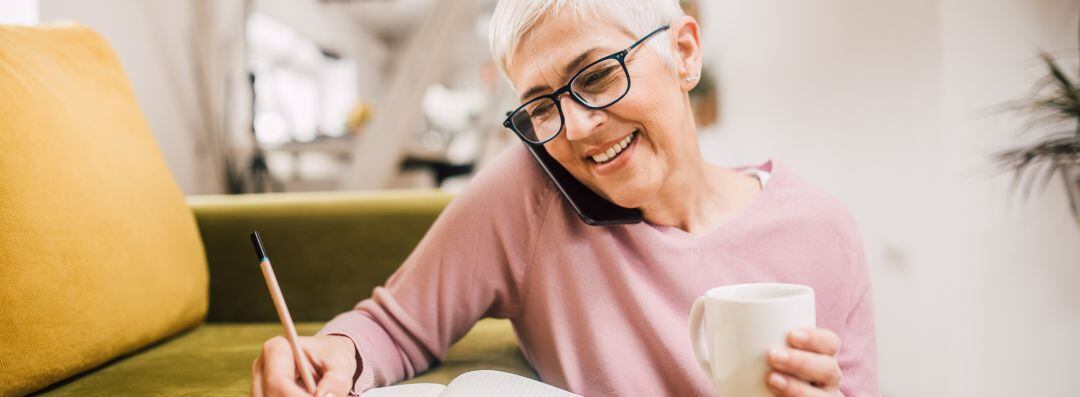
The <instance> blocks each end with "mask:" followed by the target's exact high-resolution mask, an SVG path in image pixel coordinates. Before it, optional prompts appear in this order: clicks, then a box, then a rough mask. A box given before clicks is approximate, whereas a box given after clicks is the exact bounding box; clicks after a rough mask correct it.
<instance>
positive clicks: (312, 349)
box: [251, 335, 357, 397]
mask: <svg viewBox="0 0 1080 397" xmlns="http://www.w3.org/2000/svg"><path fill="white" fill-rule="evenodd" d="M300 346H301V347H302V348H303V350H304V351H305V352H306V353H307V356H308V361H310V362H311V366H312V367H314V369H315V373H314V374H312V376H313V377H314V379H315V382H316V384H317V387H316V389H315V396H317V397H323V396H335V397H345V396H346V395H348V393H349V390H352V387H353V376H354V375H355V374H356V366H357V358H356V347H355V346H354V345H353V342H352V340H351V339H349V338H347V337H344V336H340V335H320V336H302V337H300ZM251 382H252V383H251V395H252V396H257V397H262V396H309V397H310V396H311V394H310V393H308V392H307V390H306V389H304V384H303V382H301V381H300V373H299V372H298V371H297V370H296V359H295V358H293V352H292V347H291V346H289V341H288V340H286V339H285V337H283V336H275V337H273V338H271V339H270V340H268V341H266V343H264V344H263V349H262V354H260V355H259V358H256V359H255V362H254V363H252V365H251Z"/></svg>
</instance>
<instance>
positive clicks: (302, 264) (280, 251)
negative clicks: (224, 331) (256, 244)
mask: <svg viewBox="0 0 1080 397" xmlns="http://www.w3.org/2000/svg"><path fill="white" fill-rule="evenodd" d="M451 197H452V196H451V195H449V194H446V193H440V192H438V191H378V192H333V193H329V192H320V193H275V194H243V195H230V196H190V197H188V204H190V205H191V208H192V210H194V212H195V218H196V220H197V221H198V223H199V233H201V234H202V237H203V242H204V245H205V247H206V257H207V261H208V262H209V268H210V310H209V312H207V315H206V317H207V319H206V321H208V322H268V321H269V322H272V321H277V312H275V311H274V305H273V304H272V302H271V301H270V299H269V297H268V296H267V295H266V281H264V280H263V277H262V273H261V272H259V266H258V263H256V260H255V255H253V254H252V252H251V250H250V249H237V247H248V246H250V245H251V243H250V242H249V241H248V233H250V232H251V231H252V230H258V231H259V234H261V235H262V238H263V241H264V242H265V243H266V249H267V254H269V255H270V258H271V260H273V261H274V273H275V274H277V279H278V281H279V282H280V283H281V289H282V292H283V293H284V294H285V299H287V300H288V302H289V312H290V313H291V314H292V317H293V320H294V321H326V320H327V319H329V318H332V317H334V316H335V315H337V314H338V313H341V312H343V311H346V310H350V309H352V307H353V306H355V305H356V302H357V301H359V300H360V299H363V298H366V297H368V296H371V291H372V290H374V289H375V287H376V286H378V285H382V284H383V283H385V282H386V279H387V278H389V277H390V275H391V274H392V273H393V272H394V270H396V269H397V268H398V266H400V265H401V263H402V262H403V261H404V260H405V258H406V257H407V256H408V255H409V253H410V252H412V250H413V248H414V247H416V244H417V243H418V242H419V241H420V239H421V238H422V237H424V233H426V232H427V230H428V228H429V227H431V224H432V222H434V221H435V218H436V217H438V215H439V212H441V211H442V209H443V208H444V207H446V204H447V203H448V202H450V199H451Z"/></svg>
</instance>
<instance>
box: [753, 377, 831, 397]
mask: <svg viewBox="0 0 1080 397" xmlns="http://www.w3.org/2000/svg"><path fill="white" fill-rule="evenodd" d="M767 383H768V385H769V390H771V391H772V392H773V394H775V395H777V396H779V397H833V396H835V395H836V392H835V390H834V391H827V390H823V389H819V388H817V387H814V386H811V385H810V384H809V383H806V381H804V380H802V379H798V378H793V377H791V376H788V375H784V374H781V373H778V372H771V373H769V377H768V380H767Z"/></svg>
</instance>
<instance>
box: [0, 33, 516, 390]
mask: <svg viewBox="0 0 1080 397" xmlns="http://www.w3.org/2000/svg"><path fill="white" fill-rule="evenodd" d="M449 200H450V197H449V196H447V195H445V194H442V193H438V192H383V193H322V194H277V195H249V196H206V197H190V198H186V197H184V196H183V194H182V193H181V191H180V190H179V188H178V187H177V186H176V184H175V182H174V181H173V179H172V177H171V175H170V174H169V171H168V169H167V168H166V166H165V162H164V160H163V158H162V156H161V153H160V152H159V150H158V148H157V145H156V143H155V142H154V140H153V136H152V135H151V134H150V132H149V130H148V128H147V125H146V123H145V121H144V119H143V118H142V115H141V113H140V112H139V109H138V106H137V104H136V101H135V98H134V95H133V93H132V90H131V87H130V84H129V83H128V81H127V78H126V77H125V76H124V73H123V70H122V68H121V66H120V63H119V62H118V60H117V57H116V54H115V53H114V52H113V51H112V49H111V48H110V47H109V46H108V44H107V43H106V42H105V41H104V40H102V38H101V37H100V36H98V35H97V34H95V33H94V32H92V31H91V30H89V29H87V28H84V27H80V26H57V27H14V26H0V225H2V226H0V227H2V228H0V396H8V395H23V394H29V393H41V394H60V395H64V394H79V395H245V394H248V393H249V391H250V382H251V381H250V364H251V362H252V360H254V358H255V357H256V356H257V355H258V353H259V349H260V347H261V344H262V342H263V341H265V340H266V339H268V338H270V337H272V336H274V335H276V334H278V333H280V325H278V324H277V322H276V315H275V313H274V311H273V306H272V305H271V303H270V301H269V297H268V295H267V292H266V288H265V284H263V281H262V279H261V274H260V273H259V270H258V267H257V264H256V263H255V261H254V259H253V256H252V255H253V254H252V252H251V247H250V245H249V243H248V240H247V235H248V233H249V232H250V231H251V230H253V229H258V230H259V231H260V233H261V234H262V235H263V237H264V240H265V241H266V243H267V246H268V250H269V253H270V255H271V256H272V257H273V258H274V264H275V271H276V272H277V274H278V278H279V281H280V283H281V286H282V289H283V291H284V294H285V297H286V299H287V300H288V303H289V306H290V311H291V312H292V314H293V316H294V319H295V320H296V321H297V322H298V329H299V331H300V332H301V333H302V334H311V333H314V332H315V331H316V330H317V329H318V328H319V326H320V325H321V322H322V321H325V320H327V319H329V318H330V317H332V316H333V315H334V314H336V313H339V312H341V311H344V310H348V309H349V308H351V307H352V305H353V304H354V303H355V302H356V301H357V300H358V299H360V298H363V297H366V296H367V295H368V294H370V292H371V290H372V288H374V286H376V285H378V284H380V283H382V282H383V281H384V280H385V279H386V278H387V277H388V276H389V275H390V273H392V272H393V270H394V269H395V268H396V267H397V266H398V264H400V263H401V261H402V260H403V259H404V258H405V256H406V255H408V253H409V251H410V250H411V249H412V247H413V246H415V244H416V243H417V242H418V241H419V239H420V238H421V237H422V236H423V234H424V232H425V231H426V230H427V228H428V227H429V226H430V225H431V223H432V222H433V221H434V218H435V217H436V216H437V215H438V213H439V212H440V211H441V210H442V208H443V206H445V205H446V203H447V202H448V201H449ZM478 368H491V369H498V370H503V371H508V372H514V373H518V374H522V375H526V376H533V377H535V374H534V372H533V371H532V369H530V368H529V366H528V365H527V364H526V363H525V361H524V359H523V358H522V357H521V354H520V353H519V351H518V349H517V341H516V338H515V337H514V334H513V330H512V328H510V326H509V324H508V323H507V322H505V321H497V320H483V321H481V322H480V323H479V324H477V326H476V327H475V328H474V329H473V330H472V331H471V332H470V333H469V334H468V335H466V336H465V338H464V339H462V340H461V341H459V342H458V343H457V344H455V345H454V346H453V347H452V348H451V349H450V352H449V354H448V356H447V357H446V358H445V359H444V360H443V362H442V363H441V364H440V365H437V366H435V367H434V368H433V369H432V370H430V371H428V372H427V373H425V374H423V375H422V376H420V377H418V378H416V379H414V380H413V382H417V381H428V382H438V383H446V382H447V381H449V380H450V379H452V378H453V377H454V376H456V375H458V374H460V373H461V372H464V371H468V370H472V369H478Z"/></svg>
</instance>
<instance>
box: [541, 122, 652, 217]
mask: <svg viewBox="0 0 1080 397" xmlns="http://www.w3.org/2000/svg"><path fill="white" fill-rule="evenodd" d="M521 143H523V144H524V145H525V147H526V148H528V149H529V153H532V156H533V158H535V159H536V162H537V163H538V164H539V165H540V168H542V169H543V170H544V173H546V174H547V175H548V177H550V178H551V181H552V182H555V187H557V188H558V189H559V192H560V193H562V196H563V198H565V199H566V201H567V202H569V203H570V206H571V207H573V208H574V211H575V212H577V214H578V217H580V218H581V220H582V221H583V222H585V223H586V224H589V225H592V226H609V225H626V224H632V223H638V222H641V220H642V215H641V210H639V209H637V208H625V207H620V206H619V205H617V204H615V203H612V202H610V201H608V200H607V199H605V198H603V197H601V196H600V195H599V194H596V192H594V191H592V190H591V189H589V188H588V187H587V186H585V184H583V183H581V182H579V181H578V180H577V178H574V176H573V175H570V171H567V170H566V168H563V166H562V164H559V162H558V161H557V160H555V158H554V157H551V155H550V154H548V152H547V149H544V146H543V145H534V144H531V143H529V142H524V141H522V142H521Z"/></svg>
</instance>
